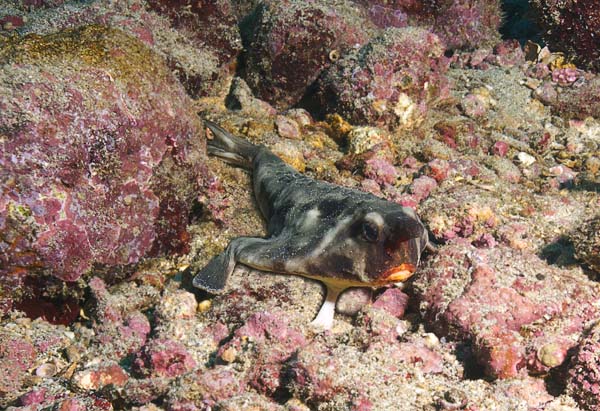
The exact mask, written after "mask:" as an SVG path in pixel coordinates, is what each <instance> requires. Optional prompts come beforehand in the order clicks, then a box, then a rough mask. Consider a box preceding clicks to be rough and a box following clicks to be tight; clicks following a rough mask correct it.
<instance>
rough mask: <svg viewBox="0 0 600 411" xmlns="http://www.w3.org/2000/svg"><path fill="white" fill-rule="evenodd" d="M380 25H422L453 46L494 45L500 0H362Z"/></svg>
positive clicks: (498, 36)
mask: <svg viewBox="0 0 600 411" xmlns="http://www.w3.org/2000/svg"><path fill="white" fill-rule="evenodd" d="M360 3H362V4H364V7H365V8H366V9H367V12H368V15H369V18H370V19H371V21H373V22H374V23H375V24H376V25H377V26H378V27H381V28H386V27H406V26H407V25H408V26H420V27H423V28H425V29H428V30H431V31H432V32H433V33H435V34H436V35H438V36H439V37H440V38H441V39H442V40H443V41H444V43H445V44H446V45H447V46H448V48H450V49H461V48H464V49H472V48H476V47H482V46H492V45H494V44H496V43H497V42H498V40H499V39H500V34H499V32H498V28H499V27H500V23H501V21H502V9H501V6H500V3H501V2H500V1H498V0H474V1H468V2H466V1H463V0H449V1H447V0H433V1H420V0H419V1H415V0H395V1H384V0H376V1H367V0H360Z"/></svg>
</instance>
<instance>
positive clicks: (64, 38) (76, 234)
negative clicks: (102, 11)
mask: <svg viewBox="0 0 600 411" xmlns="http://www.w3.org/2000/svg"><path fill="white" fill-rule="evenodd" d="M5 44H6V43H5ZM1 56H2V57H1V58H0V111H2V116H0V129H2V133H3V135H4V136H5V138H4V139H2V141H1V143H0V187H1V189H2V192H3V193H4V194H3V195H2V197H1V198H0V249H2V250H3V252H2V253H0V261H1V264H0V267H1V268H0V278H5V277H6V276H11V277H12V278H21V277H23V276H24V275H25V272H30V273H37V272H45V273H49V274H52V275H54V276H55V277H58V278H60V279H62V280H65V281H75V280H77V279H78V278H79V277H80V276H81V275H82V274H83V273H85V272H87V271H88V270H89V269H90V267H91V266H92V264H104V265H109V266H112V265H119V264H130V263H135V262H137V261H138V260H139V259H140V258H141V257H143V256H151V255H160V254H164V253H170V252H179V253H181V252H185V251H187V249H188V237H189V234H188V233H187V231H186V225H187V223H188V213H189V211H190V209H191V206H192V202H193V200H194V199H195V198H196V197H197V195H198V190H199V187H200V185H201V184H202V181H203V179H204V178H205V176H206V174H207V171H206V170H205V168H204V160H203V159H204V156H205V154H204V142H203V139H202V138H201V136H202V133H203V131H202V127H201V125H200V123H199V120H198V119H197V116H196V114H195V113H194V111H193V110H192V109H191V103H190V100H189V99H188V98H187V96H186V95H185V92H184V90H183V89H182V87H181V86H180V85H179V83H178V82H177V80H176V79H175V78H174V77H173V75H172V74H171V72H170V70H169V69H168V68H167V67H166V66H165V65H164V64H163V62H162V60H161V59H160V58H159V57H158V56H156V55H155V54H154V53H153V52H151V51H150V50H149V49H147V48H146V47H145V46H144V45H143V44H142V43H140V42H139V41H137V40H135V39H134V38H132V37H129V36H127V35H125V34H124V33H122V32H120V31H118V30H114V29H109V28H105V27H102V26H87V27H83V28H79V29H75V30H67V31H64V32H60V33H58V34H54V35H48V36H45V37H42V36H36V35H30V36H26V37H24V38H22V39H15V40H14V42H12V43H10V44H7V45H6V46H5V48H4V49H3V51H2V54H1ZM148 67H152V70H149V69H148ZM5 291H6V290H5ZM3 294H4V295H6V292H4V293H3Z"/></svg>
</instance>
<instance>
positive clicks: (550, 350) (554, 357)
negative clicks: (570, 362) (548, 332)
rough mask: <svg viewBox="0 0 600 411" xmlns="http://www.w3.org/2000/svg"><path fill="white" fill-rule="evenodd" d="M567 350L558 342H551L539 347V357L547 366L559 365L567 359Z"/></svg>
mask: <svg viewBox="0 0 600 411" xmlns="http://www.w3.org/2000/svg"><path fill="white" fill-rule="evenodd" d="M565 355H566V352H565V350H564V349H563V348H562V347H561V346H560V345H558V344H553V343H549V344H546V345H544V346H543V347H542V348H540V349H539V351H538V353H537V357H538V359H539V360H540V361H541V362H542V364H544V365H545V366H546V367H551V368H552V367H557V366H559V365H561V364H562V363H563V362H564V361H565Z"/></svg>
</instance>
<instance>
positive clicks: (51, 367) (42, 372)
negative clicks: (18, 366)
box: [35, 362, 58, 378]
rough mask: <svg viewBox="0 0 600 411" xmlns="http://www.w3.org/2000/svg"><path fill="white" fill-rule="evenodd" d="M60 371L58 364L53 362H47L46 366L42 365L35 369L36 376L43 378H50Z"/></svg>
mask: <svg viewBox="0 0 600 411" xmlns="http://www.w3.org/2000/svg"><path fill="white" fill-rule="evenodd" d="M57 371H58V369H57V367H56V364H53V363H51V362H47V363H45V364H42V365H40V366H39V367H37V368H36V369H35V375H37V376H38V377H42V378H50V377H53V376H54V375H56V372H57Z"/></svg>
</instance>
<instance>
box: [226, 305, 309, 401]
mask: <svg viewBox="0 0 600 411" xmlns="http://www.w3.org/2000/svg"><path fill="white" fill-rule="evenodd" d="M281 317H282V316H281V315H277V314H274V313H270V312H260V313H257V314H254V315H252V316H251V317H249V318H248V320H247V321H246V323H245V324H244V325H243V326H242V327H240V328H238V329H237V330H236V331H235V333H234V334H233V338H232V339H231V341H229V342H228V343H227V344H225V345H223V346H222V347H221V348H220V349H219V351H218V355H219V356H220V358H221V359H223V360H224V361H226V362H234V361H235V362H241V363H243V364H246V365H245V367H246V368H248V372H247V378H248V380H249V384H250V385H251V386H252V387H253V388H254V389H256V390H257V391H258V392H260V393H263V394H269V395H272V394H274V393H275V392H276V391H277V390H278V389H279V388H280V384H281V377H282V372H283V364H284V363H285V361H287V360H288V359H289V358H290V356H291V355H292V354H293V353H295V352H296V351H297V350H298V349H300V348H302V347H303V346H305V345H306V344H307V341H306V339H305V337H304V335H302V334H301V333H300V332H299V331H297V330H295V329H293V328H291V327H290V326H289V325H288V323H287V319H285V318H281Z"/></svg>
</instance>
